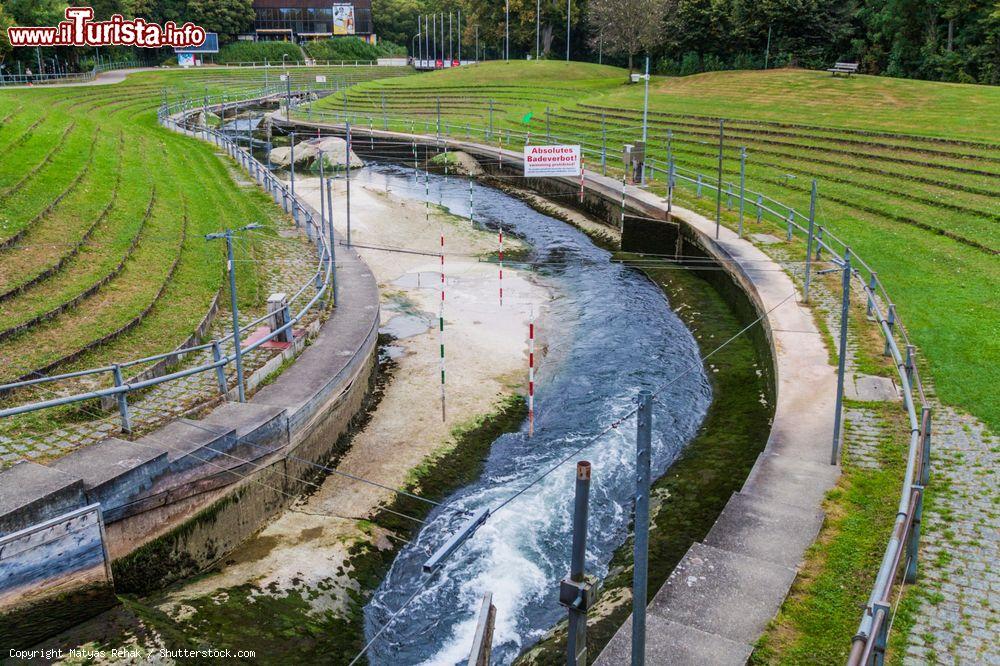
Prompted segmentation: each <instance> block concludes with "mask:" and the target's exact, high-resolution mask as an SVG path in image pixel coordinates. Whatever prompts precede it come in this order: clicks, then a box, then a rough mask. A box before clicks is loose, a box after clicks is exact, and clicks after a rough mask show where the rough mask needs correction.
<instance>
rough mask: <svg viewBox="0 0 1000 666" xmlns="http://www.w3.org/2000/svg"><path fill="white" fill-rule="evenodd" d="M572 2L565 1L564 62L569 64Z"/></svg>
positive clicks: (569, 0)
mask: <svg viewBox="0 0 1000 666" xmlns="http://www.w3.org/2000/svg"><path fill="white" fill-rule="evenodd" d="M572 2H573V0H566V62H569V24H570V19H571V17H572V16H573V6H572V4H571V3H572Z"/></svg>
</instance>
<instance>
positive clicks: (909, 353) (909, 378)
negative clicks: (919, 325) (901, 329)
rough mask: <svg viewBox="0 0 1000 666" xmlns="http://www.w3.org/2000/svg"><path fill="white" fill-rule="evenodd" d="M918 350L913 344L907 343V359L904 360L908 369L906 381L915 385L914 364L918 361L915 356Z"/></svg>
mask: <svg viewBox="0 0 1000 666" xmlns="http://www.w3.org/2000/svg"><path fill="white" fill-rule="evenodd" d="M915 356H916V350H915V349H914V347H913V345H906V360H905V361H904V365H903V369H904V370H905V371H906V381H908V382H909V383H910V385H911V386H912V385H913V364H914V363H915V362H916V360H915V358H914V357H915Z"/></svg>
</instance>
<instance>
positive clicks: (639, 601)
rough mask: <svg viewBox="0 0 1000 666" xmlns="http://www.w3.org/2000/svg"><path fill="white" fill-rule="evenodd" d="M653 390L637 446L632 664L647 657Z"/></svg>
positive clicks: (646, 395) (643, 407)
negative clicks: (647, 587) (647, 588)
mask: <svg viewBox="0 0 1000 666" xmlns="http://www.w3.org/2000/svg"><path fill="white" fill-rule="evenodd" d="M652 431H653V394H652V392H650V391H647V390H642V391H639V412H638V415H637V428H636V449H635V466H636V470H635V547H634V551H633V571H632V666H642V665H643V664H644V663H645V661H646V584H647V579H646V576H647V572H648V567H649V483H650V482H649V477H650V470H649V468H650V453H651V452H650V445H651V440H652Z"/></svg>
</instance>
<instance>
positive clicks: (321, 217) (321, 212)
mask: <svg viewBox="0 0 1000 666" xmlns="http://www.w3.org/2000/svg"><path fill="white" fill-rule="evenodd" d="M317 155H318V157H317V159H318V160H319V222H320V229H321V231H320V232H319V235H320V236H322V235H323V231H322V230H325V229H326V201H325V200H324V198H323V180H324V177H323V151H322V150H321V151H319V152H318V153H317ZM318 245H319V243H317V246H318Z"/></svg>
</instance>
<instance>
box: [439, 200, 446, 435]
mask: <svg viewBox="0 0 1000 666" xmlns="http://www.w3.org/2000/svg"><path fill="white" fill-rule="evenodd" d="M440 236H441V303H440V305H439V309H438V340H439V342H440V345H441V420H442V421H444V420H445V400H444V284H445V282H444V218H442V219H441V222H440Z"/></svg>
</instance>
